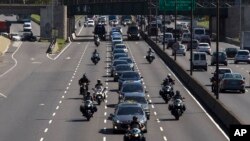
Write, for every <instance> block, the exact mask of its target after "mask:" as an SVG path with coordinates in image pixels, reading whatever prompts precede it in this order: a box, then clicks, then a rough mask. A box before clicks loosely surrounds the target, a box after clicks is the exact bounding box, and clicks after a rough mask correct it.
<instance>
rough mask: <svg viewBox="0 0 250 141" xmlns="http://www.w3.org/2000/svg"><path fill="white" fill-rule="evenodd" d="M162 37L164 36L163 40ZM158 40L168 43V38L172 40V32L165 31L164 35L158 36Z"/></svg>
mask: <svg viewBox="0 0 250 141" xmlns="http://www.w3.org/2000/svg"><path fill="white" fill-rule="evenodd" d="M164 37H165V41H164ZM159 40H160V42H162V43H163V42H164V43H168V41H169V40H174V36H173V33H170V32H167V33H165V34H164V35H162V36H161V37H160V39H159Z"/></svg>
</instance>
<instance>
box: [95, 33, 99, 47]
mask: <svg viewBox="0 0 250 141" xmlns="http://www.w3.org/2000/svg"><path fill="white" fill-rule="evenodd" d="M94 42H95V45H96V46H97V47H98V46H99V45H100V38H99V36H98V35H94Z"/></svg>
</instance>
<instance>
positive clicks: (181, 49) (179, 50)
mask: <svg viewBox="0 0 250 141" xmlns="http://www.w3.org/2000/svg"><path fill="white" fill-rule="evenodd" d="M186 51H187V49H186V47H185V45H183V44H179V46H178V47H177V48H176V49H172V55H173V56H174V55H175V54H182V55H183V56H186Z"/></svg>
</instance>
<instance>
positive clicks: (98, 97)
mask: <svg viewBox="0 0 250 141" xmlns="http://www.w3.org/2000/svg"><path fill="white" fill-rule="evenodd" d="M92 90H93V91H94V93H93V96H94V100H95V101H96V102H97V104H98V105H101V102H102V101H104V99H106V95H107V92H108V90H107V88H104V87H103V86H97V87H96V88H92Z"/></svg>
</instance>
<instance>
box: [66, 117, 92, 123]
mask: <svg viewBox="0 0 250 141" xmlns="http://www.w3.org/2000/svg"><path fill="white" fill-rule="evenodd" d="M66 122H88V120H87V119H85V118H79V119H71V120H66Z"/></svg>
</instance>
